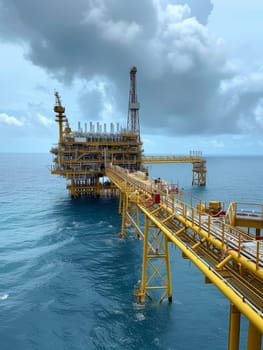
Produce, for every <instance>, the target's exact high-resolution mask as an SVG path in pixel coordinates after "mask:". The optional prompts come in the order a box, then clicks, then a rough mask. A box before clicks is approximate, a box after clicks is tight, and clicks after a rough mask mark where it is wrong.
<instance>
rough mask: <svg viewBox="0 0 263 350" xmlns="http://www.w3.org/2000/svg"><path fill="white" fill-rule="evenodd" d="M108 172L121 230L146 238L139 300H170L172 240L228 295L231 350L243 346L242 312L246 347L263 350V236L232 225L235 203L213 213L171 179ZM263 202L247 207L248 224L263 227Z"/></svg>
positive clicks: (137, 292) (113, 168)
mask: <svg viewBox="0 0 263 350" xmlns="http://www.w3.org/2000/svg"><path fill="white" fill-rule="evenodd" d="M106 175H107V176H108V178H109V179H110V180H111V181H112V182H113V183H114V185H115V186H116V187H117V188H118V190H119V214H121V215H122V227H121V232H120V236H121V237H125V236H126V235H128V231H129V229H128V228H130V227H131V226H132V227H133V228H134V229H135V232H136V234H137V236H138V237H140V238H141V239H142V240H143V259H142V277H141V281H140V283H138V284H137V285H136V289H135V291H134V294H135V298H136V300H137V302H139V303H142V304H143V303H145V301H146V300H150V301H159V302H162V301H163V300H164V299H168V301H169V302H172V283H171V272H170V257H169V245H171V244H174V245H176V246H177V247H178V248H179V249H180V250H181V252H182V256H183V257H184V258H188V259H190V260H191V262H192V263H194V264H195V265H196V266H197V268H198V269H199V270H200V271H201V272H202V273H203V274H204V276H205V281H206V282H207V283H213V284H214V285H215V286H216V287H217V288H218V289H219V290H220V291H221V293H222V294H223V295H224V296H225V297H226V298H227V299H228V300H229V302H230V311H229V337H228V350H238V349H239V335H240V316H241V314H243V315H244V316H245V317H246V318H247V320H248V334H247V350H260V349H261V338H262V333H263V241H262V240H260V239H256V238H255V236H252V235H251V234H250V233H249V231H248V232H245V231H244V230H242V229H240V228H238V227H237V226H233V223H234V222H235V219H236V218H238V217H240V215H241V214H240V213H237V211H236V210H234V209H233V208H235V207H236V206H235V203H232V204H231V205H230V210H228V211H227V212H225V213H224V214H225V215H224V216H223V217H215V216H212V215H210V214H209V213H207V212H206V211H205V210H204V207H203V206H202V205H197V206H196V207H194V206H192V204H191V203H190V204H188V203H186V202H184V201H183V198H182V196H181V194H180V192H179V193H174V192H173V190H174V189H172V191H171V187H169V184H168V183H167V184H166V187H165V186H164V185H162V186H161V187H160V184H156V183H154V182H152V181H151V180H149V179H148V178H147V177H146V176H145V174H144V173H142V172H128V170H125V169H123V168H121V167H118V166H110V167H107V168H106ZM171 192H172V193H171ZM176 192H178V191H176ZM259 206H260V210H259V211H257V212H255V211H254V210H253V215H251V216H250V217H249V211H247V212H246V215H247V219H246V220H247V221H246V224H247V225H249V226H251V227H254V228H256V229H257V230H260V228H261V227H263V208H262V206H261V205H259ZM142 214H143V215H142ZM142 216H143V217H144V219H143V223H141V222H140V221H142Z"/></svg>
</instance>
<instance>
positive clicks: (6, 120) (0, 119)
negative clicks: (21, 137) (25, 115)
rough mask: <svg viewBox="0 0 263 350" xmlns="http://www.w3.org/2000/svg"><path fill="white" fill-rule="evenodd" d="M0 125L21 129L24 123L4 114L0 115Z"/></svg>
mask: <svg viewBox="0 0 263 350" xmlns="http://www.w3.org/2000/svg"><path fill="white" fill-rule="evenodd" d="M0 124H3V125H8V126H15V127H21V126H23V125H24V122H23V121H21V120H19V119H17V118H16V117H13V116H10V115H7V114H6V113H0Z"/></svg>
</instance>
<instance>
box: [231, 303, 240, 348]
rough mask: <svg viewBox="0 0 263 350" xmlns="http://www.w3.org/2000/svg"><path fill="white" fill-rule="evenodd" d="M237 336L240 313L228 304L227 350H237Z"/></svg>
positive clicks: (238, 333)
mask: <svg viewBox="0 0 263 350" xmlns="http://www.w3.org/2000/svg"><path fill="white" fill-rule="evenodd" d="M239 335H240V311H239V310H238V309H237V308H236V307H235V305H233V304H230V312H229V334H228V350H238V349H239Z"/></svg>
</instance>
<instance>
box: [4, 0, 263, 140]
mask: <svg viewBox="0 0 263 350" xmlns="http://www.w3.org/2000/svg"><path fill="white" fill-rule="evenodd" d="M178 4H179V5H178ZM176 5H177V6H176ZM211 11H212V4H211V1H208V0H207V1H206V0H202V1H198V2H197V1H195V0H187V1H183V0H181V1H180V0H178V1H170V2H169V1H165V0H159V1H158V0H144V1H139V0H134V1H132V2H131V1H129V0H122V1H116V0H107V1H106V0H76V1H74V2H73V1H70V0H45V1H35V0H0V35H1V37H2V40H7V41H19V42H21V43H23V44H26V46H27V47H28V53H27V58H28V59H29V60H31V61H32V63H33V64H35V65H37V66H40V67H43V68H44V69H45V70H46V71H48V72H49V73H50V74H52V75H53V76H54V77H56V78H57V79H59V80H62V81H64V82H66V83H70V82H71V81H73V80H74V79H78V78H79V79H82V80H84V81H86V82H87V86H88V88H87V89H86V90H84V91H82V92H81V96H80V99H79V102H80V106H82V107H83V110H84V112H85V113H86V112H90V113H92V114H98V115H101V114H102V110H104V111H105V101H107V103H108V104H109V103H111V105H112V107H113V108H115V109H116V114H117V112H120V111H122V113H123V115H124V116H126V111H127V100H128V88H129V86H128V84H129V69H130V67H131V66H133V65H136V66H137V67H138V75H137V79H138V96H139V100H140V102H141V125H142V127H143V129H144V130H146V129H147V130H148V131H150V132H156V133H159V132H165V133H171V134H174V133H177V134H178V133H181V134H201V133H218V132H219V130H220V132H222V133H228V132H239V131H240V130H242V127H243V125H244V122H243V119H242V118H243V114H242V111H241V107H242V105H243V104H244V103H243V102H242V101H246V106H247V110H246V111H247V113H248V114H251V115H252V116H254V114H253V113H254V112H255V110H256V108H257V107H258V102H259V98H260V96H259V95H258V92H255V91H253V89H251V87H249V85H248V89H247V90H246V89H243V92H242V98H241V94H240V93H239V95H238V96H239V97H240V98H237V99H236V100H235V103H234V104H233V103H232V104H231V100H232V99H233V96H235V94H236V86H235V85H233V87H231V88H228V89H225V90H223V91H222V89H221V86H222V84H223V83H224V82H229V83H228V86H231V81H232V80H233V79H234V78H235V74H234V72H233V70H232V69H230V68H229V65H228V63H227V61H226V58H225V56H224V47H223V44H222V41H221V40H220V39H218V38H216V37H215V36H213V35H211V33H209V32H208V29H207V28H206V26H205V24H206V23H207V20H208V17H209V14H210V13H211ZM97 81H102V82H104V88H98V85H96V82H97ZM252 85H253V84H252ZM105 86H106V88H105ZM226 106H228V108H226ZM234 113H235V114H234ZM113 114H114V113H113ZM93 118H94V116H93V115H92V116H90V115H88V116H87V119H93ZM94 119H96V118H94ZM252 119H253V118H252ZM254 119H255V117H254ZM226 121H227V123H226Z"/></svg>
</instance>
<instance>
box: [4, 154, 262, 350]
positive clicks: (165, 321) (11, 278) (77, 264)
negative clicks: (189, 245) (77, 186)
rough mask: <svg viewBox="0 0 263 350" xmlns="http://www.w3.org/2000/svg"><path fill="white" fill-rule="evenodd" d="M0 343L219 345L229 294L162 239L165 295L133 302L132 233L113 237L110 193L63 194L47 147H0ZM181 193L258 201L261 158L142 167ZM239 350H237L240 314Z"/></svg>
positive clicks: (136, 269)
mask: <svg viewBox="0 0 263 350" xmlns="http://www.w3.org/2000/svg"><path fill="white" fill-rule="evenodd" d="M0 159H1V164H2V167H1V172H0V208H1V215H0V277H1V278H0V349H1V350H13V349H19V350H20V349H22V350H31V349H37V350H45V349H49V350H52V349H56V350H60V349H61V350H62V349H63V350H69V349H77V350H78V349H80V350H82V349H87V350H89V349H91V350H92V349H116V350H118V349H136V350H140V349H149V350H152V349H153V350H155V349H156V350H157V349H165V350H166V349H167V350H168V349H169V350H192V349H203V350H210V349H213V350H223V349H227V337H228V314H229V302H228V300H227V299H225V298H224V297H223V295H222V294H221V293H220V292H219V291H218V290H217V289H216V287H214V286H213V285H210V284H205V283H204V276H203V275H202V274H201V273H200V272H199V271H198V270H197V268H196V267H195V266H194V265H193V264H191V263H190V262H189V260H184V259H182V258H181V254H180V251H179V250H178V249H176V248H175V247H171V269H172V287H173V303H172V304H171V305H169V304H167V303H166V302H165V303H163V304H162V305H156V304H147V305H145V307H143V308H138V307H137V306H136V305H135V304H134V300H133V287H134V285H135V284H136V282H137V281H138V280H139V279H140V278H141V259H142V249H143V247H142V241H140V240H137V239H119V238H118V233H119V232H120V227H121V218H120V217H119V216H118V214H117V208H118V200H117V199H95V200H94V199H93V200H90V199H84V198H81V199H78V200H72V199H71V198H70V197H69V195H68V193H67V191H66V189H65V179H63V178H60V177H57V176H54V175H53V176H52V175H50V171H49V168H48V166H49V165H50V164H51V161H52V159H51V155H49V154H4V153H2V154H0ZM149 172H150V176H151V177H159V176H160V177H162V178H164V179H166V180H168V181H171V182H173V183H177V184H178V185H179V187H180V188H184V192H185V194H186V195H189V196H194V197H196V198H200V199H202V200H220V201H226V202H229V201H250V202H251V201H252V202H260V203H263V183H262V179H263V157H208V158H207V185H206V186H205V187H192V186H191V178H192V165H191V164H167V165H151V166H149ZM241 323H242V327H241V328H242V329H241V345H240V349H246V327H247V324H246V320H244V319H243V318H242V321H241Z"/></svg>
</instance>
